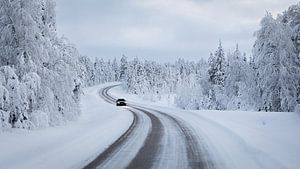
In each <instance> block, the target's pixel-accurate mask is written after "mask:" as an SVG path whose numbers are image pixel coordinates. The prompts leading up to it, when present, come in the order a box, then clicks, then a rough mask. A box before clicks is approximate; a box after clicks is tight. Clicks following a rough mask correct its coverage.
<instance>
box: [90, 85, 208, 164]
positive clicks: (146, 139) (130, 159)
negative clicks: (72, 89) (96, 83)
mask: <svg viewBox="0 0 300 169" xmlns="http://www.w3.org/2000/svg"><path fill="white" fill-rule="evenodd" d="M112 87H114V86H110V87H107V88H104V89H102V90H101V92H100V94H101V96H102V97H103V98H104V99H105V100H107V101H108V102H110V103H112V104H115V100H116V98H114V97H112V96H110V95H109V94H108V91H109V89H111V88H112ZM126 109H128V110H129V111H131V112H133V114H134V117H135V120H134V121H133V125H131V127H130V128H129V129H128V130H127V132H126V133H125V134H124V135H122V136H121V137H120V138H119V139H118V140H117V141H116V142H115V143H114V144H112V145H111V146H110V147H109V148H108V149H107V150H106V151H105V152H103V153H101V154H100V155H99V156H98V157H97V158H96V159H95V160H93V161H92V162H91V163H90V164H88V165H87V166H86V168H131V169H135V168H143V169H147V168H161V169H168V168H169V169H174V168H197V169H201V168H203V169H204V168H213V164H212V162H211V161H210V159H209V156H208V154H207V151H206V150H205V146H201V144H202V143H201V142H200V139H199V138H198V137H197V134H196V132H195V131H194V130H192V129H191V128H190V127H189V125H187V124H185V123H184V122H183V121H181V120H179V119H176V118H175V117H172V116H170V115H168V114H166V113H163V112H161V111H158V110H154V109H150V108H147V107H143V106H139V105H136V104H129V105H128V106H127V107H126Z"/></svg>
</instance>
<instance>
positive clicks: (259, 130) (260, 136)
mask: <svg viewBox="0 0 300 169" xmlns="http://www.w3.org/2000/svg"><path fill="white" fill-rule="evenodd" d="M111 94H112V95H115V96H118V97H123V98H125V99H127V100H130V101H131V102H130V101H129V103H138V104H139V105H143V106H145V107H152V108H155V109H157V110H161V111H163V112H167V113H169V114H172V115H173V116H175V117H177V118H180V119H182V120H184V121H186V122H187V123H188V124H189V125H191V126H192V127H193V128H194V129H195V131H197V133H198V136H199V137H200V138H201V139H202V140H203V144H206V145H205V146H206V147H207V149H208V151H209V152H210V155H211V158H212V160H214V162H215V164H216V168H220V169H225V168H228V169H232V168H237V169H239V168H243V169H256V168H265V169H270V168H272V169H285V168H287V169H299V168H300V160H299V157H300V135H299V131H300V116H299V115H297V114H296V113H291V112H290V113H288V112H274V113H270V112H268V113H265V112H250V111H212V110H200V111H199V110H198V111H195V110H194V111H189V110H181V109H178V108H175V107H174V105H172V104H168V103H167V102H166V101H163V102H156V103H153V102H149V101H146V100H142V99H140V98H139V97H137V96H136V95H131V94H127V93H125V92H124V91H123V90H122V89H121V88H120V87H118V88H114V89H112V91H111ZM163 100H165V99H163Z"/></svg>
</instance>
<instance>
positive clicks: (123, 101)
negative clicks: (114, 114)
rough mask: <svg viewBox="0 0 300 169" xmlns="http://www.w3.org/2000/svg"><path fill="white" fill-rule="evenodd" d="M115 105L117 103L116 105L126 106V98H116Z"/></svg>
mask: <svg viewBox="0 0 300 169" xmlns="http://www.w3.org/2000/svg"><path fill="white" fill-rule="evenodd" d="M116 105H117V106H126V105H127V103H126V100H125V99H117V101H116Z"/></svg>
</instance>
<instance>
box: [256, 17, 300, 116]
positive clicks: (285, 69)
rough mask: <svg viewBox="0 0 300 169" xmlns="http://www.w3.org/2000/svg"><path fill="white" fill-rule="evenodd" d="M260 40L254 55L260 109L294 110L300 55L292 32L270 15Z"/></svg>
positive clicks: (257, 35) (257, 33)
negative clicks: (297, 52)
mask: <svg viewBox="0 0 300 169" xmlns="http://www.w3.org/2000/svg"><path fill="white" fill-rule="evenodd" d="M256 37H257V40H256V41H255V44H254V49H253V56H254V60H255V64H256V67H257V75H258V87H259V95H260V98H261V101H262V102H261V105H260V106H259V107H260V109H261V110H265V111H293V110H294V107H295V105H296V100H297V86H298V85H299V78H298V77H299V75H298V74H297V73H298V72H299V71H298V70H299V62H298V61H297V60H299V58H298V57H299V55H297V54H296V48H295V46H294V44H293V41H292V30H291V29H290V27H289V26H288V25H286V24H283V23H282V22H280V21H279V20H276V19H274V18H273V17H272V16H271V14H269V13H267V15H266V16H265V17H264V18H263V19H262V21H261V28H260V30H259V31H257V32H256Z"/></svg>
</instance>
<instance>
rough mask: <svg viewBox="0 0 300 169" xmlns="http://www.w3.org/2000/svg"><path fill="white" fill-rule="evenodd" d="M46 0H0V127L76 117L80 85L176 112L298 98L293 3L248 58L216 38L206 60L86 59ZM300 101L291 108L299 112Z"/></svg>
mask: <svg viewBox="0 0 300 169" xmlns="http://www.w3.org/2000/svg"><path fill="white" fill-rule="evenodd" d="M54 8H55V3H54V2H53V1H52V0H13V1H12V0H5V1H0V16H1V17H0V32H1V36H0V131H1V130H2V129H6V128H26V129H31V128H40V127H46V126H49V125H50V126H55V125H60V124H63V123H65V122H67V121H69V120H74V119H76V118H77V117H78V116H79V114H80V108H79V101H80V95H81V93H82V87H86V86H93V85H96V84H101V83H105V82H111V81H122V82H124V83H123V84H124V88H125V89H126V90H127V91H128V92H130V93H133V94H137V95H139V96H142V97H144V98H147V99H150V100H154V101H155V100H159V99H161V98H162V97H168V98H169V99H172V98H173V96H175V97H174V103H175V104H176V105H177V106H178V107H180V108H183V109H218V110H229V109H230V110H236V109H243V110H259V111H293V110H294V109H295V107H296V105H298V104H299V103H300V56H299V53H300V4H297V5H293V6H291V7H290V8H289V9H288V10H287V11H285V12H284V13H283V14H281V15H278V17H277V18H276V19H274V18H273V17H272V16H271V15H270V14H267V15H266V16H265V17H264V18H263V19H262V21H261V28H260V30H258V31H257V32H256V34H255V36H256V38H257V39H256V42H255V44H254V48H253V54H252V55H253V57H246V56H245V54H242V52H241V51H240V50H239V48H238V46H237V47H236V49H235V50H234V51H233V52H228V53H226V54H225V52H224V49H223V47H222V44H221V42H220V44H219V46H218V48H217V49H216V51H215V52H213V53H211V55H210V57H209V59H208V60H204V59H201V60H200V61H198V62H191V61H186V60H184V59H179V60H177V61H175V62H173V63H159V62H154V61H141V60H139V59H138V58H134V59H133V60H128V58H127V57H126V56H123V57H122V58H121V60H120V61H117V60H116V59H114V60H112V61H104V60H103V59H98V58H96V59H95V60H91V59H89V58H88V57H86V56H81V55H80V54H79V53H78V51H77V49H76V48H75V47H74V46H73V45H71V44H70V43H69V42H68V41H67V40H66V39H64V38H60V37H58V35H57V32H56V21H55V11H54ZM299 107H300V106H298V109H299V110H300V108H299Z"/></svg>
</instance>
